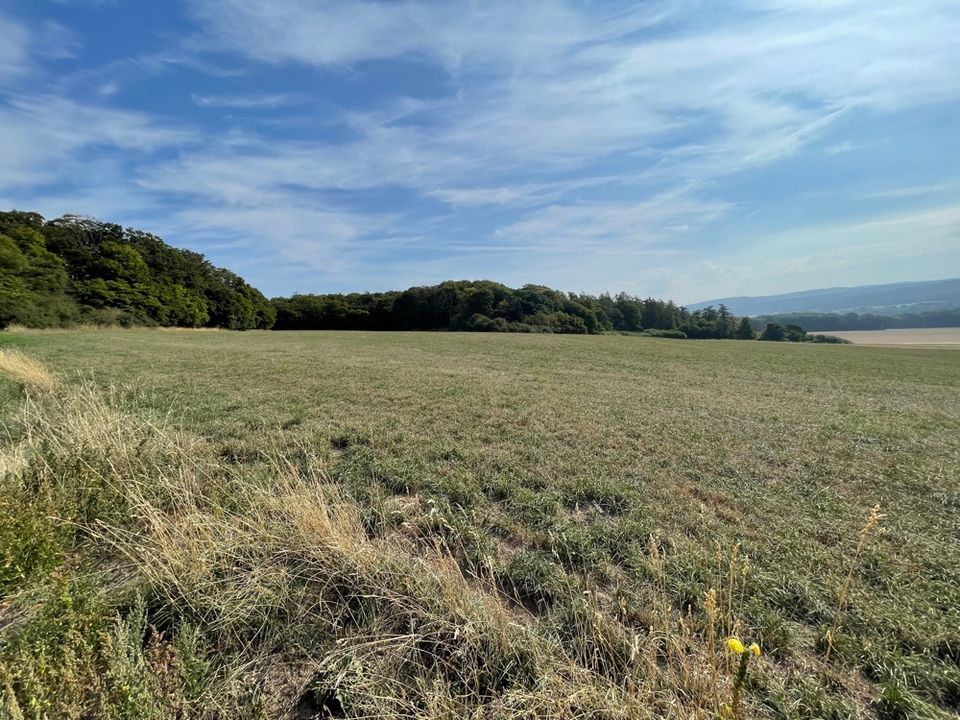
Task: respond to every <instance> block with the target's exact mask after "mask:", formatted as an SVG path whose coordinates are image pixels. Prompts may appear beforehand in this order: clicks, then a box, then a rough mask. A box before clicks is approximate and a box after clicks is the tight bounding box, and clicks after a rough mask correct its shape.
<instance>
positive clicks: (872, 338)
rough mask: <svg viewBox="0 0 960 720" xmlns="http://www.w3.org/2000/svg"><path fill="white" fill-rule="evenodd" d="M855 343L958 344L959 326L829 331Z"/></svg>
mask: <svg viewBox="0 0 960 720" xmlns="http://www.w3.org/2000/svg"><path fill="white" fill-rule="evenodd" d="M830 334H831V335H836V336H837V337H842V338H844V339H846V340H849V341H850V342H852V343H856V344H857V345H917V346H923V345H943V346H952V345H960V328H905V329H896V330H847V331H845V332H834V331H831V332H830Z"/></svg>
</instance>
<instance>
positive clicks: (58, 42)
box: [0, 0, 960, 302]
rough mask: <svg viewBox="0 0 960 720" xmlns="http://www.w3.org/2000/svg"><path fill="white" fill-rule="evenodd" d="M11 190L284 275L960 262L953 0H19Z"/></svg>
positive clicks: (391, 279)
mask: <svg viewBox="0 0 960 720" xmlns="http://www.w3.org/2000/svg"><path fill="white" fill-rule="evenodd" d="M0 37H2V38H3V41H4V42H3V43H2V45H0V150H2V152H0V207H17V208H21V209H35V210H39V211H40V212H42V213H44V214H45V215H46V216H48V217H55V216H57V215H59V214H62V213H67V212H74V213H81V214H87V215H93V216H97V217H101V218H103V219H107V220H111V221H115V222H121V223H124V224H129V225H134V226H137V227H141V228H143V229H146V230H150V231H152V232H155V233H157V234H159V235H161V236H163V237H164V238H166V239H167V240H168V241H169V242H171V243H173V244H175V245H179V246H183V247H189V248H191V249H194V250H198V251H200V252H203V253H205V254H206V255H207V256H208V257H209V258H210V259H211V260H212V261H213V262H215V263H217V264H220V265H225V266H227V267H230V268H231V269H233V270H235V271H236V272H238V273H240V274H241V275H243V276H244V277H246V278H247V279H248V280H250V281H251V282H252V283H253V284H254V285H256V286H258V287H260V288H261V289H262V290H263V291H264V292H266V293H267V294H268V295H279V294H289V293H291V292H335V291H353V290H383V289H391V288H405V287H408V286H411V285H420V284H433V283H436V282H439V281H442V280H445V279H459V278H470V279H474V278H489V279H493V280H498V281H501V282H504V283H507V284H509V285H522V284H525V283H540V284H546V285H550V286H552V287H556V288H559V289H564V290H572V291H588V292H600V291H604V290H610V291H619V290H625V291H628V292H631V293H638V294H641V295H648V294H649V295H656V296H662V297H670V298H673V299H675V300H677V301H680V302H694V301H697V300H702V299H705V298H710V297H718V296H725V295H739V294H767V293H775V292H789V291H794V290H802V289H807V288H812V287H822V286H830V285H857V284H866V283H874V282H895V281H899V280H922V279H936V278H942V277H952V276H957V275H960V41H958V40H957V38H960V3H958V2H956V0H910V2H904V1H903V0H898V1H896V2H888V1H887V0H871V1H870V2H866V1H863V0H861V1H848V0H833V1H828V0H743V1H742V2H712V1H707V0H699V1H693V0H691V1H686V0H672V1H669V2H658V1H650V2H644V3H640V4H630V3H620V2H612V1H610V2H599V1H595V2H580V3H575V2H561V1H559V0H543V1H540V2H521V1H518V0H512V1H510V2H501V1H500V0H488V1H486V2H480V1H479V0H478V1H475V2H466V3H464V2H454V1H448V2H436V3H432V2H406V1H404V0H394V1H391V2H325V1H323V0H283V1H282V2H269V1H267V0H184V1H182V2H176V1H173V0H171V1H170V2H166V1H165V2H146V1H142V2H141V1H130V2H124V1H123V0H115V1H114V2H110V1H108V0H102V1H95V0H86V1H84V0H59V1H57V2H54V1H52V0H51V1H45V0H29V1H27V0H23V1H21V2H8V1H5V0H0Z"/></svg>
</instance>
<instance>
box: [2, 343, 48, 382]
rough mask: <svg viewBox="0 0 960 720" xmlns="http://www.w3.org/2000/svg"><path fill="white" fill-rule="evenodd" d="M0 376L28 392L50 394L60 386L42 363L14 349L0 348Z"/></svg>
mask: <svg viewBox="0 0 960 720" xmlns="http://www.w3.org/2000/svg"><path fill="white" fill-rule="evenodd" d="M0 375H4V376H6V377H8V378H9V379H11V380H13V381H14V382H15V383H17V384H18V385H20V386H21V387H22V388H24V390H27V391H30V392H38V393H52V392H54V391H55V390H56V389H57V388H58V387H59V386H60V382H59V381H58V380H57V378H56V377H54V376H53V374H52V373H51V372H50V371H49V370H47V368H46V367H45V366H44V365H43V364H42V363H40V362H38V361H37V360H34V359H33V358H31V357H29V356H27V355H24V354H23V353H22V352H20V351H19V350H16V349H6V348H0Z"/></svg>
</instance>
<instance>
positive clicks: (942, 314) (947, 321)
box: [752, 308, 960, 332]
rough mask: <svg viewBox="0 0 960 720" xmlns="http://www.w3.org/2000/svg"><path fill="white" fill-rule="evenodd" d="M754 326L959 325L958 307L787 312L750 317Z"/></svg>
mask: <svg viewBox="0 0 960 720" xmlns="http://www.w3.org/2000/svg"><path fill="white" fill-rule="evenodd" d="M752 320H753V325H754V328H755V329H757V330H761V329H763V327H765V326H766V324H767V323H779V324H781V325H786V324H795V325H802V326H803V327H805V328H813V329H815V330H817V331H820V332H834V331H840V330H891V329H894V328H933V327H960V308H947V309H941V310H926V311H923V312H917V313H904V314H902V315H874V314H872V313H855V312H850V313H814V312H805V313H789V314H781V315H759V316H757V317H754V318H752Z"/></svg>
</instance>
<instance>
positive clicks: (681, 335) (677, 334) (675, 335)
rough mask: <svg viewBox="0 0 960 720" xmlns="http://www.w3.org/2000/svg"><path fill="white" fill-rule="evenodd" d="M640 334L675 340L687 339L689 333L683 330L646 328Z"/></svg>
mask: <svg viewBox="0 0 960 720" xmlns="http://www.w3.org/2000/svg"><path fill="white" fill-rule="evenodd" d="M640 334H641V335H645V336H647V337H659V338H671V339H673V340H686V339H687V334H686V333H685V332H683V331H682V330H644V331H643V332H642V333H640Z"/></svg>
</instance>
